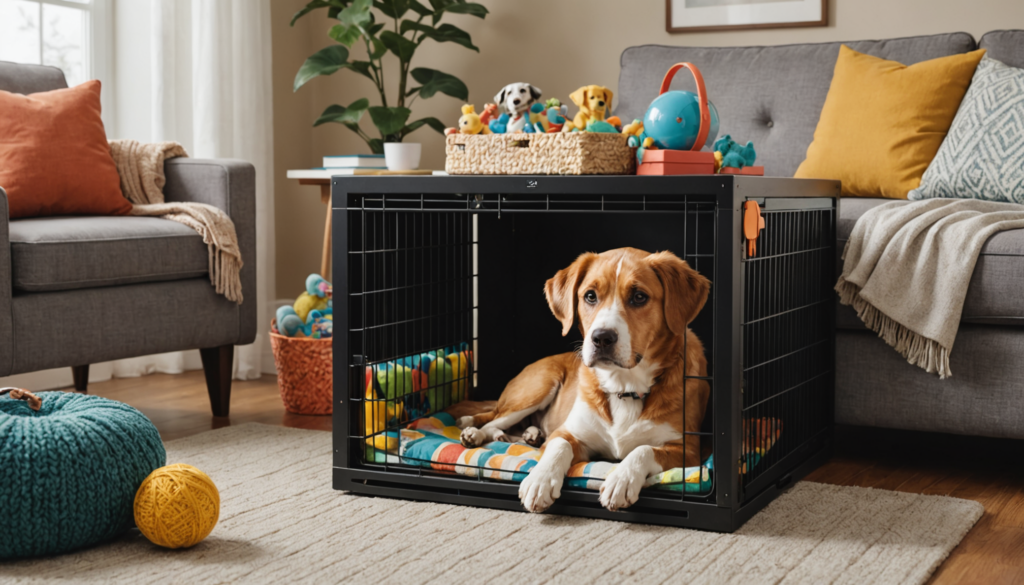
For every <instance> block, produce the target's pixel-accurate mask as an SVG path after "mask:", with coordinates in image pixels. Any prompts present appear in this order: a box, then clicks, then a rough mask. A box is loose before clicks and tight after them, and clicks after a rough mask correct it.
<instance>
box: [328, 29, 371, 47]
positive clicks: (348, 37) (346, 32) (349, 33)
mask: <svg viewBox="0 0 1024 585" xmlns="http://www.w3.org/2000/svg"><path fill="white" fill-rule="evenodd" d="M327 36H329V37H331V38H332V39H334V40H336V41H338V42H339V43H341V44H343V45H345V46H346V47H348V48H350V49H351V48H352V45H354V44H355V43H356V41H358V40H359V37H361V36H363V31H361V30H359V27H358V26H349V25H347V24H336V25H334V26H332V27H331V30H330V31H328V32H327Z"/></svg>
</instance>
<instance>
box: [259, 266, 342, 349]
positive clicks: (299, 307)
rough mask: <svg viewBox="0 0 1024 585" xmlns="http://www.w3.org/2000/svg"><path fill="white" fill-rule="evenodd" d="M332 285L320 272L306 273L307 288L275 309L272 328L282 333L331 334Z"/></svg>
mask: <svg viewBox="0 0 1024 585" xmlns="http://www.w3.org/2000/svg"><path fill="white" fill-rule="evenodd" d="M332 294H333V289H332V288H331V283H329V282H327V280H325V279H324V277H322V276H320V275H319V274H310V275H309V276H308V277H306V291H305V292H303V293H302V294H300V295H299V297H298V298H297V299H295V303H294V304H292V305H283V306H281V307H279V308H278V309H277V314H276V317H277V319H276V320H275V322H274V324H273V325H272V327H271V331H273V332H274V333H279V334H281V335H284V336H285V337H311V338H313V339H326V338H328V337H333V336H334V301H333V300H332V298H331V297H332Z"/></svg>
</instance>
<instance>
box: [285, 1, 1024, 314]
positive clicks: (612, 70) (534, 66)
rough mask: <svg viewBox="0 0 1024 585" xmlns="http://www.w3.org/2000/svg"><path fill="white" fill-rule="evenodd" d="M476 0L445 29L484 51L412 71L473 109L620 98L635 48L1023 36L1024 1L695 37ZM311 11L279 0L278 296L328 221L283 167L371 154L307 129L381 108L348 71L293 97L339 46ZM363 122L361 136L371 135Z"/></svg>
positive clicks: (554, 9) (647, 16) (569, 10)
mask: <svg viewBox="0 0 1024 585" xmlns="http://www.w3.org/2000/svg"><path fill="white" fill-rule="evenodd" d="M477 1H478V2H481V3H483V4H484V5H486V6H487V7H488V9H489V10H490V11H491V14H490V15H488V17H487V18H486V19H485V20H480V19H477V18H474V17H471V16H460V15H454V16H448V17H447V18H446V20H445V22H451V23H453V24H456V25H458V26H460V27H462V28H464V29H465V30H466V31H468V32H469V33H470V34H471V35H472V36H473V42H474V44H476V45H477V46H478V47H480V53H475V52H473V51H470V50H467V49H465V48H463V47H461V46H458V45H455V44H452V43H445V44H437V43H434V42H432V41H426V42H425V43H424V44H423V46H422V47H421V49H420V50H419V51H418V52H417V54H416V57H415V59H414V61H413V64H414V66H416V65H421V66H425V67H430V68H433V69H439V70H441V71H445V72H446V73H451V74H453V75H456V76H458V77H460V78H461V79H462V80H463V81H465V82H466V84H467V85H468V86H469V92H470V95H469V98H470V103H473V104H476V106H477V108H478V109H479V107H480V106H481V105H482V104H483V103H485V102H490V101H493V96H494V94H495V93H497V91H498V90H499V89H500V88H501V87H502V86H503V85H505V84H507V83H511V82H514V81H526V82H529V83H532V84H534V85H536V86H537V87H540V88H541V89H542V90H543V91H544V96H545V97H558V98H560V99H562V100H563V101H568V100H567V96H568V94H569V93H570V92H571V91H573V90H574V89H576V88H577V87H579V86H581V85H585V84H590V83H596V84H600V85H606V86H608V87H610V88H612V89H613V90H616V89H617V85H618V76H619V55H620V54H621V53H622V50H623V49H625V48H626V47H630V46H633V45H641V44H663V45H698V46H734V45H778V44H787V43H808V42H825V41H837V40H860V39H870V38H876V39H877V38H892V37H901V36H913V35H924V34H934V33H944V32H953V31H966V32H968V33H970V34H972V35H974V37H975V38H980V37H981V35H983V34H984V33H985V32H987V31H990V30H996V29H1008V28H1024V1H1022V0H830V1H829V22H830V24H829V26H828V27H817V28H804V29H774V30H757V31H736V32H723V33H696V34H669V33H667V32H665V4H664V1H663V0H477ZM304 4H305V0H274V2H273V10H274V15H273V16H274V29H273V44H274V82H275V92H274V116H275V119H274V136H275V142H276V144H275V145H274V146H275V153H276V158H277V160H276V162H275V167H276V172H277V177H278V180H277V182H276V185H277V203H276V208H277V217H276V220H277V283H278V284H277V290H278V296H281V297H288V296H294V295H297V294H298V293H299V292H300V291H301V289H302V282H303V279H304V278H305V276H306V275H307V274H309V273H310V272H314V271H316V270H317V267H318V265H319V254H320V243H321V237H322V233H321V232H322V226H323V220H324V213H325V211H324V209H323V206H322V205H320V201H319V196H318V194H317V192H316V188H315V187H299V186H298V185H296V184H295V182H294V181H285V180H284V175H285V171H286V170H287V169H289V168H308V167H312V166H319V165H320V162H319V161H320V158H321V157H322V156H323V155H324V154H344V153H349V152H369V151H368V150H367V148H366V146H365V144H364V143H363V142H362V141H361V140H359V139H358V137H356V136H355V135H354V134H352V133H351V132H350V131H349V130H348V129H346V128H344V127H342V126H340V125H336V124H328V125H326V126H321V127H319V128H311V124H312V122H313V120H315V119H316V117H317V116H318V115H319V114H320V113H321V112H322V111H323V110H324V108H326V107H327V106H328V105H330V104H332V103H339V104H349V103H351V102H352V101H354V100H355V99H357V98H359V97H364V96H365V97H369V98H370V101H371V103H376V98H375V97H374V96H375V93H374V91H375V90H374V87H373V84H372V83H371V82H370V81H369V80H367V79H365V78H363V77H361V76H359V75H358V74H353V73H351V72H349V71H342V72H339V73H336V74H335V75H333V76H331V77H329V78H320V79H317V80H314V81H312V82H310V83H309V84H307V85H306V87H303V88H302V89H300V90H299V92H298V93H297V94H292V92H291V83H292V79H294V76H295V71H296V70H297V69H298V68H299V66H300V65H301V64H302V62H303V60H304V59H305V57H307V56H308V55H309V54H312V53H313V52H314V51H316V50H318V49H320V48H322V47H324V46H327V45H328V44H331V43H333V41H331V40H330V39H329V38H328V37H327V34H326V33H327V29H328V28H329V27H330V25H331V23H330V21H329V20H328V19H327V18H326V16H323V15H321V16H317V17H312V18H311V17H310V16H307V17H305V18H304V19H303V20H300V21H299V23H297V24H296V26H295V27H294V28H289V27H288V20H289V18H290V16H291V14H292V13H293V12H295V11H296V10H298V8H299V7H301V6H302V5H304ZM321 12H323V11H321ZM390 72H391V73H393V72H394V67H392V68H391V70H390ZM392 91H393V90H392ZM459 105H460V103H459V102H458V101H457V100H455V99H454V98H450V97H447V96H444V95H438V96H435V97H433V98H431V99H430V100H417V102H416V103H415V104H414V105H413V108H412V109H413V117H412V119H417V118H420V117H423V116H436V117H438V118H440V119H441V120H443V121H444V122H445V123H448V124H451V125H454V124H455V122H456V120H457V119H458V115H459ZM570 109H571V108H570ZM366 118H367V119H366V120H364V123H363V127H364V129H365V130H366V131H367V132H368V133H369V134H371V136H376V130H375V129H373V127H372V125H371V124H370V123H369V119H368V116H367V117H366ZM407 140H412V141H418V142H422V143H423V145H424V149H423V161H422V166H423V167H424V168H434V169H441V168H444V148H443V140H442V137H441V136H440V135H439V134H437V133H436V132H434V131H433V130H431V129H429V128H426V127H424V128H422V129H420V130H419V131H417V132H416V133H415V134H412V135H411V136H410V137H409V138H408V139H407Z"/></svg>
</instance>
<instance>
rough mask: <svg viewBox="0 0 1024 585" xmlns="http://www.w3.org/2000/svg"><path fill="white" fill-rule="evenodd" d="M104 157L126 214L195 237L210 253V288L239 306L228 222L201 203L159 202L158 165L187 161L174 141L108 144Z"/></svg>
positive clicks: (237, 268) (236, 260)
mask: <svg viewBox="0 0 1024 585" xmlns="http://www.w3.org/2000/svg"><path fill="white" fill-rule="evenodd" d="M110 155H111V156H112V157H113V158H114V163H115V164H116V165H117V173H118V175H120V176H121V192H122V193H123V194H124V196H125V198H126V199H128V200H129V201H131V202H132V212H131V214H132V215H145V216H155V217H162V218H164V219H169V220H171V221H176V222H178V223H181V224H184V225H187V226H188V227H190V228H192V229H194V230H196V231H197V232H199V235H200V236H202V237H203V242H204V243H206V245H207V247H208V249H209V252H210V284H212V285H213V286H214V288H215V289H216V290H217V293H218V294H222V295H224V297H225V298H227V299H228V300H229V301H234V302H236V303H238V304H242V281H241V279H240V278H239V273H240V272H241V270H242V253H241V250H239V248H238V236H237V235H236V234H235V224H234V222H232V221H231V218H230V217H228V216H227V214H226V213H224V212H223V211H221V210H220V209H218V208H216V207H214V206H212V205H207V204H205V203H193V202H172V203H165V202H164V184H166V182H167V179H166V177H165V176H164V161H165V160H166V159H169V158H174V157H179V156H188V153H187V152H185V149H184V148H183V147H182V146H181V145H180V144H178V143H177V142H158V143H153V144H141V143H139V142H138V141H136V140H111V141H110Z"/></svg>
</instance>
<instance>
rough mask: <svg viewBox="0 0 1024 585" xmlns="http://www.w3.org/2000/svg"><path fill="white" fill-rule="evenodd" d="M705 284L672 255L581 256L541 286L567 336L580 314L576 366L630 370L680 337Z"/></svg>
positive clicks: (632, 251)
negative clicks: (580, 346)
mask: <svg viewBox="0 0 1024 585" xmlns="http://www.w3.org/2000/svg"><path fill="white" fill-rule="evenodd" d="M710 286H711V282H710V281H708V279H706V278H704V277H703V276H701V275H700V274H699V273H698V272H697V271H696V270H694V269H692V268H690V265H689V264H687V263H686V262H685V261H683V260H680V259H679V257H677V256H676V255H675V254H673V253H672V252H658V253H655V254H650V253H648V252H644V251H643V250H637V249H636V248H620V249H617V250H609V251H607V252H605V253H603V254H594V253H590V252H588V253H586V254H583V255H581V256H580V257H579V258H577V259H576V261H575V262H573V263H572V264H571V265H570V266H569V267H568V268H565V269H563V270H559V271H558V274H556V275H555V276H554V277H553V278H550V279H549V280H548V281H547V283H546V284H545V286H544V294H545V296H546V297H547V300H548V306H549V307H551V312H552V313H554V315H555V317H556V318H557V319H558V320H559V321H561V322H562V335H567V334H568V333H569V331H570V330H571V329H572V324H573V322H574V320H575V318H576V316H577V315H579V327H580V332H581V333H582V334H583V351H582V358H583V363H584V364H585V365H586V366H588V367H593V366H595V365H603V366H617V367H620V368H626V369H628V368H632V367H634V366H636V365H637V364H638V363H640V361H641V359H643V356H644V355H645V354H646V353H647V352H648V350H649V349H651V348H652V347H653V346H654V345H655V344H659V343H663V342H664V341H665V340H667V339H669V338H670V337H671V336H679V335H685V333H686V326H687V325H689V323H690V321H693V319H694V318H695V317H696V316H697V314H698V313H700V310H701V309H702V308H703V307H704V303H705V302H706V301H707V299H708V291H709V289H710Z"/></svg>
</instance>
